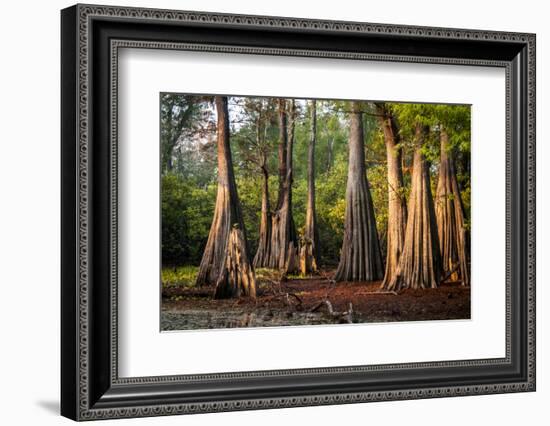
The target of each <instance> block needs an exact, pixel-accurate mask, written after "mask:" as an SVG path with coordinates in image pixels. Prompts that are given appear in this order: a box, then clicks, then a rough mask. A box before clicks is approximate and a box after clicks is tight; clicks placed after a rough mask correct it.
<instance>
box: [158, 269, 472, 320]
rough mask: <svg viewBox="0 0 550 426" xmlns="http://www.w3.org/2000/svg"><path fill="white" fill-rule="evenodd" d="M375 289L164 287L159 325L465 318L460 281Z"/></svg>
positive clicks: (300, 282)
mask: <svg viewBox="0 0 550 426" xmlns="http://www.w3.org/2000/svg"><path fill="white" fill-rule="evenodd" d="M379 287H380V282H353V283H351V282H349V283H348V282H341V283H334V282H332V281H330V280H329V279H327V278H324V277H319V276H316V277H311V278H304V279H292V280H288V281H285V282H283V283H278V282H274V283H263V284H260V287H259V289H258V297H257V299H256V300H253V299H249V298H241V299H225V300H213V299H212V294H213V288H209V287H202V288H166V289H164V290H163V300H162V318H161V323H162V325H161V327H162V329H163V330H175V329H180V330H181V329H197V328H225V327H258V326H280V325H306V324H308V325H309V324H330V323H349V322H354V323H356V322H357V323H364V322H392V321H422V320H449V319H469V318H470V288H469V287H463V286H461V285H460V283H444V284H442V285H441V286H440V287H439V288H437V289H426V290H404V291H401V292H399V293H388V292H380V291H379ZM326 301H328V302H329V303H328V304H327V303H326ZM350 304H351V313H350ZM331 308H332V309H331Z"/></svg>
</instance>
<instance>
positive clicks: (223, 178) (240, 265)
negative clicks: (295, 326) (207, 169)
mask: <svg viewBox="0 0 550 426" xmlns="http://www.w3.org/2000/svg"><path fill="white" fill-rule="evenodd" d="M214 104H215V107H216V113H217V144H216V145H217V157H218V192H217V196H216V205H215V208H214V218H213V220H212V226H211V227H210V233H209V235H208V242H207V243H206V248H205V249H204V254H203V257H202V260H201V264H200V267H199V272H198V275H197V281H196V283H197V285H199V286H200V285H215V291H214V297H215V298H229V297H239V296H250V297H256V277H255V274H254V268H253V267H252V264H251V262H250V256H249V250H248V243H247V240H246V231H245V227H244V222H243V217H242V212H241V206H240V202H239V196H238V194H237V185H236V183H235V175H234V172H233V162H232V158H231V147H230V144H229V113H228V106H227V97H225V96H216V97H215V98H214Z"/></svg>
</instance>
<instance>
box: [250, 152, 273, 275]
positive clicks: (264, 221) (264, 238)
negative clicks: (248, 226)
mask: <svg viewBox="0 0 550 426" xmlns="http://www.w3.org/2000/svg"><path fill="white" fill-rule="evenodd" d="M262 176H263V186H262V212H261V218H260V238H259V241H258V250H257V251H256V256H255V257H254V267H255V268H264V267H268V266H269V257H270V251H271V208H270V206H269V204H270V203H269V173H268V171H267V165H266V158H265V156H264V158H263V164H262Z"/></svg>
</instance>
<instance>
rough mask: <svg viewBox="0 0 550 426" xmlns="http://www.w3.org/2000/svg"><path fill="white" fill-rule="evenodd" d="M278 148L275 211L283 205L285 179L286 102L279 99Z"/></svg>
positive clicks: (286, 145) (286, 142) (286, 146)
mask: <svg viewBox="0 0 550 426" xmlns="http://www.w3.org/2000/svg"><path fill="white" fill-rule="evenodd" d="M278 103H279V147H278V150H277V157H278V164H279V168H278V169H279V190H278V192H277V210H278V209H280V208H281V205H282V204H283V196H284V191H285V182H286V178H287V148H288V130H287V129H288V117H287V113H286V100H285V99H279V102H278Z"/></svg>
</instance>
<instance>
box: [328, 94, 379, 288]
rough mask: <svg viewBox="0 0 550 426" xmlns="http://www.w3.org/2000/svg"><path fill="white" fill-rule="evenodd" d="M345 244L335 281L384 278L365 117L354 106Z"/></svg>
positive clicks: (351, 121) (351, 124)
mask: <svg viewBox="0 0 550 426" xmlns="http://www.w3.org/2000/svg"><path fill="white" fill-rule="evenodd" d="M352 108H353V111H352V113H351V116H350V136H349V166H348V182H347V188H346V213H345V224H344V241H343V243H342V250H341V253H340V263H339V265H338V269H337V270H336V274H335V276H334V279H335V280H336V281H373V280H380V279H382V277H383V275H384V270H383V264H382V256H381V254H380V246H379V241H378V232H377V230H376V221H375V217H374V208H373V204H372V198H371V194H370V189H369V183H368V181H367V175H366V169H365V147H364V142H363V141H364V135H363V117H362V113H361V112H360V106H359V105H358V104H357V103H355V102H354V103H353V104H352Z"/></svg>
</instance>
